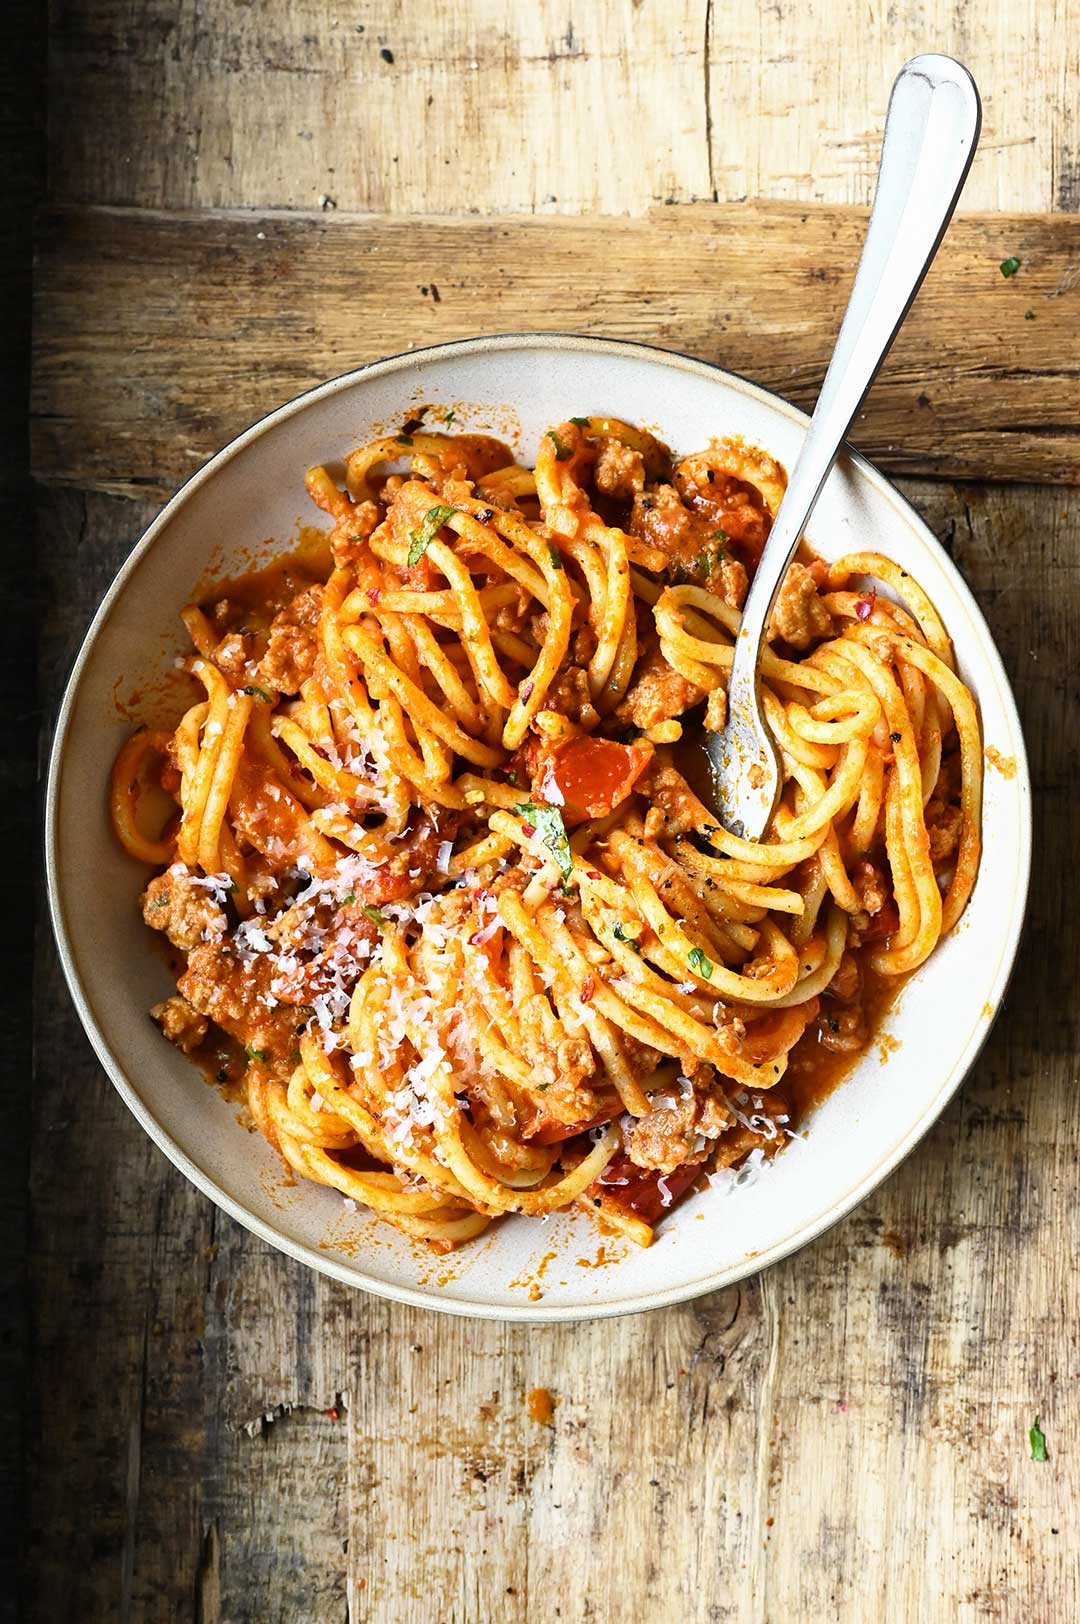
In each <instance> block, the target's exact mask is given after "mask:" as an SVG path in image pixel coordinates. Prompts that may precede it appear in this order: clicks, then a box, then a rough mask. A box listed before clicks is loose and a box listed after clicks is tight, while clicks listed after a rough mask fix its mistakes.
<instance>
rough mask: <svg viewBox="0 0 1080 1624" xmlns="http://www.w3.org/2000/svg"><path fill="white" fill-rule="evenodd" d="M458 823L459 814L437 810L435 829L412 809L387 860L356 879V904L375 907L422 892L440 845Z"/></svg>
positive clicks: (434, 867) (434, 869)
mask: <svg viewBox="0 0 1080 1624" xmlns="http://www.w3.org/2000/svg"><path fill="white" fill-rule="evenodd" d="M460 822H461V817H460V815H459V814H457V813H454V812H440V814H439V827H438V828H437V829H436V828H435V826H434V825H433V824H432V822H431V820H430V818H428V817H427V816H426V815H424V814H423V813H419V812H414V813H413V815H412V817H411V819H410V821H409V824H408V826H407V827H406V830H405V834H404V836H403V838H402V840H401V842H400V846H395V849H394V855H393V857H392V858H391V859H390V861H389V862H388V863H383V864H381V865H380V866H379V867H378V868H374V869H372V871H371V873H370V875H368V876H367V877H366V878H364V879H361V880H358V881H357V882H356V885H355V887H354V889H355V892H356V900H357V903H358V904H364V903H367V904H375V906H378V905H379V904H380V903H382V902H400V901H401V899H402V897H411V896H413V895H414V893H415V892H417V891H423V890H424V888H425V887H426V886H427V885H428V883H429V881H431V880H432V878H433V877H434V876H435V875H436V874H437V872H438V858H439V847H440V846H441V845H443V844H444V842H445V841H447V840H453V838H454V835H455V833H456V832H457V829H458V826H459V824H460Z"/></svg>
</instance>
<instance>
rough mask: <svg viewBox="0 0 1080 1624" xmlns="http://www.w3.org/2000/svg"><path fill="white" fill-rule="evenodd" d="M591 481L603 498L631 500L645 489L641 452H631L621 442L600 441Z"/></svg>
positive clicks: (643, 463)
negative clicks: (619, 497)
mask: <svg viewBox="0 0 1080 1624" xmlns="http://www.w3.org/2000/svg"><path fill="white" fill-rule="evenodd" d="M593 480H594V482H595V485H596V488H597V490H598V491H603V493H604V495H605V496H622V497H625V498H626V500H627V501H629V500H631V499H632V498H633V497H634V496H636V495H637V494H638V493H639V492H640V491H643V490H644V489H645V462H644V459H643V458H642V455H641V452H640V451H632V450H631V449H630V447H629V446H628V445H624V444H623V443H622V441H621V440H613V439H607V438H605V439H603V440H601V441H600V454H599V456H598V457H597V459H596V467H595V469H594V470H593Z"/></svg>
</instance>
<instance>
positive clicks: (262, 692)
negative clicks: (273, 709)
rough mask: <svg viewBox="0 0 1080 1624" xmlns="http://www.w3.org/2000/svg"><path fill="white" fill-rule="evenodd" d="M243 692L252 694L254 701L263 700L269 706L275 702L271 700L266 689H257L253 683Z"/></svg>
mask: <svg viewBox="0 0 1080 1624" xmlns="http://www.w3.org/2000/svg"><path fill="white" fill-rule="evenodd" d="M243 691H244V693H245V694H250V695H251V697H252V698H253V699H261V700H263V701H264V702H265V703H266V704H267V705H270V704H272V703H273V701H272V700H271V698H270V695H269V694H268V693H267V691H266V689H265V688H257V687H256V686H255V684H254V683H253V682H249V683H248V685H247V687H246V688H245V689H244V690H243Z"/></svg>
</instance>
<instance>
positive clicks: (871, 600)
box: [855, 587, 877, 620]
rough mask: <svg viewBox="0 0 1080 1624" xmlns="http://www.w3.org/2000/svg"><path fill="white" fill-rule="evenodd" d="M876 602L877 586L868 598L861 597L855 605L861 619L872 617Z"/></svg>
mask: <svg viewBox="0 0 1080 1624" xmlns="http://www.w3.org/2000/svg"><path fill="white" fill-rule="evenodd" d="M876 602H877V587H874V589H873V590H872V592H871V593H870V596H869V597H868V598H860V599H859V601H858V603H857V604H856V605H855V613H856V614H857V615H858V617H859V619H860V620H869V619H870V616H871V615H872V614H873V612H874V605H875V603H876Z"/></svg>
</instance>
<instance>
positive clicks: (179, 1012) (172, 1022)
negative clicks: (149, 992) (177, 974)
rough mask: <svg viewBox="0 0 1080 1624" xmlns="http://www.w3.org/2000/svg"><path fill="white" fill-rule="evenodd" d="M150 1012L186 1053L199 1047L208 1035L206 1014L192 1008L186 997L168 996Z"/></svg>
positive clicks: (165, 1032)
mask: <svg viewBox="0 0 1080 1624" xmlns="http://www.w3.org/2000/svg"><path fill="white" fill-rule="evenodd" d="M150 1014H151V1017H152V1018H153V1019H154V1020H155V1021H157V1023H158V1025H159V1026H160V1027H161V1030H162V1031H163V1032H164V1034H165V1036H166V1037H167V1038H168V1040H169V1042H170V1043H175V1045H176V1047H177V1048H178V1049H182V1050H183V1052H184V1054H190V1053H191V1051H192V1050H193V1049H197V1048H198V1047H199V1044H200V1043H201V1042H202V1041H203V1039H204V1038H205V1037H206V1033H207V1030H208V1027H209V1023H208V1022H207V1019H206V1017H205V1015H200V1014H199V1012H198V1010H197V1009H192V1007H191V1005H190V1004H189V1003H188V1001H187V999H186V998H180V997H178V996H174V997H172V998H166V1000H165V1002H164V1003H163V1004H155V1005H154V1007H153V1009H152V1010H151V1011H150Z"/></svg>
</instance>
